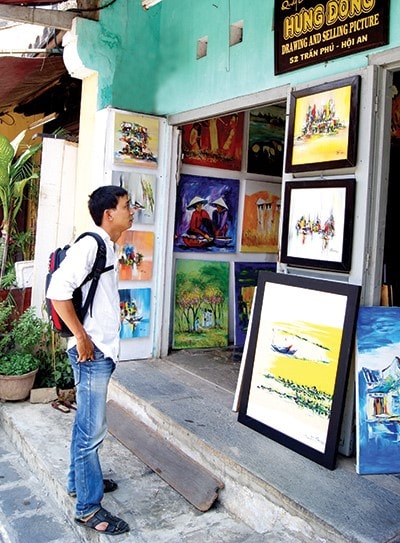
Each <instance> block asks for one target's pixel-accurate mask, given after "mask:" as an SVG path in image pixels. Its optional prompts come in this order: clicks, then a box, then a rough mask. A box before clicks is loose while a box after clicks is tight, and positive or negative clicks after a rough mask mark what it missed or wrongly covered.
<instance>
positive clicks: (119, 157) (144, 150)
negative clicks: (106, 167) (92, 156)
mask: <svg viewBox="0 0 400 543" xmlns="http://www.w3.org/2000/svg"><path fill="white" fill-rule="evenodd" d="M158 132H159V121H158V119H155V118H153V117H146V116H144V115H135V114H133V113H115V117H114V142H113V143H114V163H115V164H129V165H135V166H141V167H147V168H157V163H158V144H159V141H158V140H159V134H158Z"/></svg>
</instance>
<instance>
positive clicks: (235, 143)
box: [181, 113, 244, 171]
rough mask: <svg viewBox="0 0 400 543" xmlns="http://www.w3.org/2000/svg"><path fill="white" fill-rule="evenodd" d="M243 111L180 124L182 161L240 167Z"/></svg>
mask: <svg viewBox="0 0 400 543" xmlns="http://www.w3.org/2000/svg"><path fill="white" fill-rule="evenodd" d="M243 126H244V113H231V114H230V115H225V116H224V117H213V118H212V119H206V120H204V121H197V122H194V123H190V124H185V125H183V126H182V127H181V128H182V151H183V159H182V162H183V163H184V164H193V165H195V166H206V167H208V168H222V169H224V170H235V171H240V169H241V167H242V145H243Z"/></svg>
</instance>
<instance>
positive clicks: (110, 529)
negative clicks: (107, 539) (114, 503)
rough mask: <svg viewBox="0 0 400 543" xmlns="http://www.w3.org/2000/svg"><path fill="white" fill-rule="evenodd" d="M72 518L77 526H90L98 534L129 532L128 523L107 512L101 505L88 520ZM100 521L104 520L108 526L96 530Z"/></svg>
mask: <svg viewBox="0 0 400 543" xmlns="http://www.w3.org/2000/svg"><path fill="white" fill-rule="evenodd" d="M74 520H75V522H76V523H77V524H79V526H84V527H85V528H90V529H91V530H95V531H96V532H97V533H99V534H107V535H119V534H124V533H125V532H129V525H128V524H127V523H126V522H125V521H124V520H122V519H121V518H118V517H114V515H112V514H111V513H109V512H108V511H107V510H106V509H104V508H103V507H100V509H99V510H98V511H96V513H95V514H94V515H93V516H92V517H90V519H89V520H82V519H80V518H76V519H74ZM102 522H106V523H107V524H108V526H107V528H106V529H105V530H98V529H97V526H99V525H100V524H101V523H102Z"/></svg>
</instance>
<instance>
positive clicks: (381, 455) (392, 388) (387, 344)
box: [356, 307, 400, 474]
mask: <svg viewBox="0 0 400 543" xmlns="http://www.w3.org/2000/svg"><path fill="white" fill-rule="evenodd" d="M356 407H357V408H356V415H357V440H356V441H357V465H356V468H357V472H358V473H360V474H377V473H399V472H400V307H360V309H359V314H358V321H357V354H356Z"/></svg>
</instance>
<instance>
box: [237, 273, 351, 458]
mask: <svg viewBox="0 0 400 543" xmlns="http://www.w3.org/2000/svg"><path fill="white" fill-rule="evenodd" d="M359 295H360V287H358V286H357V285H349V284H347V283H340V282H334V281H325V280H319V279H314V278H304V277H300V276H294V275H287V274H280V273H271V272H268V271H261V272H260V273H259V276H258V283H257V291H256V295H255V304H254V309H253V313H252V324H251V330H250V336H249V344H248V350H247V355H246V360H245V365H244V372H243V382H242V392H241V399H240V406H239V415H238V420H239V422H241V423H243V424H245V425H246V426H249V427H250V428H252V429H254V430H256V431H258V432H260V433H262V434H264V435H265V436H267V437H269V438H271V439H274V440H275V441H277V442H279V443H281V444H282V445H284V446H286V447H288V448H290V449H292V450H294V451H296V452H297V453H299V454H302V455H303V456H306V457H307V458H309V459H311V460H313V461H315V462H317V463H318V464H321V465H323V466H325V467H327V468H329V469H334V467H335V462H336V455H337V447H338V441H339V437H340V425H341V419H342V414H343V406H344V398H345V392H346V385H347V379H348V372H349V365H350V364H349V362H350V356H351V353H352V347H353V339H354V332H355V324H356V317H357V308H358V303H359Z"/></svg>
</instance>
